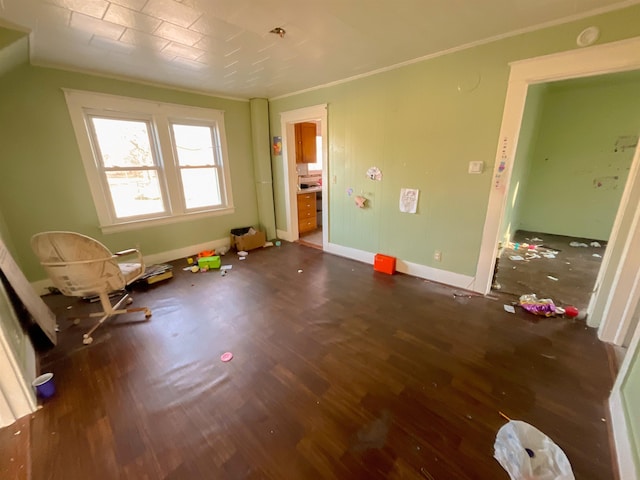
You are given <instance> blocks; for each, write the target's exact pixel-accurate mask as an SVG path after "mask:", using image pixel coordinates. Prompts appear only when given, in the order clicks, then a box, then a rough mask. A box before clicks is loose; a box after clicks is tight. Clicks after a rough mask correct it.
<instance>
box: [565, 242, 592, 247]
mask: <svg viewBox="0 0 640 480" xmlns="http://www.w3.org/2000/svg"><path fill="white" fill-rule="evenodd" d="M569 246H570V247H588V246H589V245H587V244H586V243H582V242H571V243H570V244H569Z"/></svg>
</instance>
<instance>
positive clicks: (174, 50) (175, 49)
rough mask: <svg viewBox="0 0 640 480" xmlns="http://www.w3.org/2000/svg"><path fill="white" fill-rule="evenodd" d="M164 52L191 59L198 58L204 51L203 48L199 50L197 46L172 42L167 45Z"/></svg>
mask: <svg viewBox="0 0 640 480" xmlns="http://www.w3.org/2000/svg"><path fill="white" fill-rule="evenodd" d="M163 52H164V53H167V54H169V55H175V56H177V57H183V58H188V59H189V60H196V59H197V58H199V57H200V56H201V55H202V54H203V53H204V52H203V51H202V50H198V49H197V48H193V47H188V46H186V45H181V44H180V43H175V42H171V43H170V44H169V45H167V46H166V47H165V48H164V50H163Z"/></svg>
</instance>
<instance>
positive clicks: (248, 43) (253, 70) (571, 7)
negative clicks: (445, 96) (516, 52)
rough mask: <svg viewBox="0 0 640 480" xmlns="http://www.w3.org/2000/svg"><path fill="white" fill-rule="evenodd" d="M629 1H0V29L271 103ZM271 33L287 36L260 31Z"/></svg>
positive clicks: (80, 57) (52, 57)
mask: <svg viewBox="0 0 640 480" xmlns="http://www.w3.org/2000/svg"><path fill="white" fill-rule="evenodd" d="M632 3H638V2H635V1H625V2H621V1H620V0H395V1H384V2H383V1H381V0H315V1H311V0H0V19H1V20H4V21H5V23H9V24H14V25H18V26H20V27H23V28H25V29H27V30H29V31H31V37H30V48H31V61H32V63H34V64H40V65H51V66H59V67H63V68H72V69H76V70H83V71H89V72H95V73H103V74H108V75H112V76H119V77H126V78H132V79H138V80H144V81H147V82H154V83H159V84H165V85H171V86H176V87H180V88H185V89H189V90H196V91H201V92H206V93H214V94H223V95H226V96H233V97H241V98H251V97H267V98H272V97H275V96H280V95H283V94H287V93H291V92H296V91H300V90H304V89H308V88H311V87H314V86H318V85H323V84H326V83H330V82H334V81H338V80H342V79H345V78H349V77H352V76H355V75H360V74H364V73H368V72H371V71H374V70H378V69H381V68H385V67H389V66H391V65H395V64H398V63H402V62H405V61H409V60H412V59H415V58H419V57H423V56H425V55H430V54H434V53H437V52H441V51H444V50H448V49H451V48H455V47H459V46H461V45H466V44H469V43H473V42H479V41H484V40H486V39H490V38H494V37H496V36H500V35H505V34H508V33H511V32H515V31H519V30H522V29H528V28H532V27H535V26H538V25H542V24H545V23H548V22H556V21H559V20H564V19H570V18H575V17H576V16H582V15H585V14H587V13H591V12H593V13H597V12H598V11H602V10H603V9H605V10H606V9H613V8H618V7H621V6H626V5H629V4H632ZM1 20H0V23H2V22H1ZM274 27H283V28H284V29H285V30H286V35H285V36H284V37H283V38H280V37H279V36H278V35H274V34H271V33H269V31H270V30H271V29H273V28H274Z"/></svg>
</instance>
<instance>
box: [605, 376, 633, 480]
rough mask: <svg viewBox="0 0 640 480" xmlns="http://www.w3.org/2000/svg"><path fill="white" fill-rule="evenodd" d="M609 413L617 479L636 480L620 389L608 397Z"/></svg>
mask: <svg viewBox="0 0 640 480" xmlns="http://www.w3.org/2000/svg"><path fill="white" fill-rule="evenodd" d="M609 413H610V416H611V430H612V432H613V443H614V447H615V452H616V460H617V464H618V478H620V479H624V480H638V478H639V477H638V471H637V469H636V464H635V461H634V458H633V451H632V450H631V444H630V442H629V439H630V438H631V437H630V433H631V432H630V431H629V426H628V425H627V417H626V415H625V413H624V404H623V402H622V395H621V394H620V389H615V388H614V390H613V392H612V393H611V397H609Z"/></svg>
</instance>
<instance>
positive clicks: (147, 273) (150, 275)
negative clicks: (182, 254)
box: [136, 263, 173, 285]
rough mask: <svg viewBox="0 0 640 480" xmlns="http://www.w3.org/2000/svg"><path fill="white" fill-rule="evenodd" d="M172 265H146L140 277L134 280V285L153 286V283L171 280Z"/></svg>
mask: <svg viewBox="0 0 640 480" xmlns="http://www.w3.org/2000/svg"><path fill="white" fill-rule="evenodd" d="M172 270H173V265H170V264H168V263H160V264H157V265H148V266H147V267H146V268H145V269H144V273H143V274H142V276H141V277H140V278H139V279H138V280H136V283H146V284H147V285H153V284H154V283H158V282H161V281H163V280H168V279H170V278H173V271H172Z"/></svg>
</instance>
